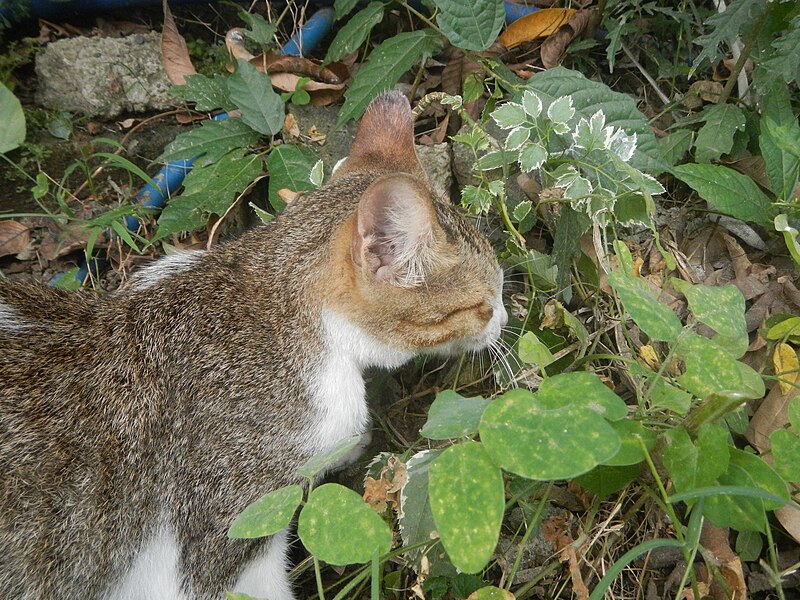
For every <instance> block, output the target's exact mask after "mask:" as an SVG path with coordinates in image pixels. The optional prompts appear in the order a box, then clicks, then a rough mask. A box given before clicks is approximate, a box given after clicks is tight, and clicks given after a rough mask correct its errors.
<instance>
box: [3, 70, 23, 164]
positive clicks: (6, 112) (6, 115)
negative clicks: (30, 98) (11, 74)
mask: <svg viewBox="0 0 800 600" xmlns="http://www.w3.org/2000/svg"><path fill="white" fill-rule="evenodd" d="M24 141H25V113H23V112H22V105H21V104H20V102H19V100H17V97H16V96H15V95H14V94H13V93H12V92H11V90H9V89H8V88H7V87H6V86H5V85H4V84H2V83H0V154H6V153H7V152H11V151H12V150H14V149H15V148H19V146H20V145H21V144H22V143H23V142H24Z"/></svg>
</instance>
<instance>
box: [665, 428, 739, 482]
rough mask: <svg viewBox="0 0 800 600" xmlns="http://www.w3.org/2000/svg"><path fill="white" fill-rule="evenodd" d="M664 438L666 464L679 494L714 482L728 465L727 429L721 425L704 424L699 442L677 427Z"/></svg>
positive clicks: (698, 437)
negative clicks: (693, 440)
mask: <svg viewBox="0 0 800 600" xmlns="http://www.w3.org/2000/svg"><path fill="white" fill-rule="evenodd" d="M664 441H665V442H666V445H665V447H664V466H665V467H666V469H667V472H668V473H669V476H670V478H671V479H672V484H673V486H674V487H675V490H676V491H677V492H679V493H683V492H688V491H689V490H693V489H696V488H701V487H708V486H710V485H713V484H714V481H715V480H716V479H717V477H719V476H720V475H722V474H723V473H725V471H726V470H727V468H728V460H729V453H728V432H727V431H726V430H725V429H724V428H722V427H720V426H719V425H712V424H709V425H704V426H702V427H701V428H700V429H699V430H698V432H697V440H696V442H692V440H691V438H690V437H689V434H688V433H687V432H686V430H685V429H683V428H682V427H676V428H674V429H670V430H669V431H667V432H666V433H665V434H664Z"/></svg>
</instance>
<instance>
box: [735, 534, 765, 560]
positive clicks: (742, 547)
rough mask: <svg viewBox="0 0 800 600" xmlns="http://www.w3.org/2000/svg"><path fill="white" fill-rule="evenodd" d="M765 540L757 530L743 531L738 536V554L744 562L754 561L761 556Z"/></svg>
mask: <svg viewBox="0 0 800 600" xmlns="http://www.w3.org/2000/svg"><path fill="white" fill-rule="evenodd" d="M763 548H764V542H763V540H762V539H761V534H759V533H756V532H755V531H742V532H741V533H739V535H737V536H736V554H738V555H739V558H740V559H741V560H742V562H754V561H756V560H758V557H759V556H761V550H762V549H763Z"/></svg>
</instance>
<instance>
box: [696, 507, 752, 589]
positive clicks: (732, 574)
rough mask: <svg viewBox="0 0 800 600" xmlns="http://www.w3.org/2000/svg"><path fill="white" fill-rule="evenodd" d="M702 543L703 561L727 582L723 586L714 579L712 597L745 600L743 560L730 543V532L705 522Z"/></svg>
mask: <svg viewBox="0 0 800 600" xmlns="http://www.w3.org/2000/svg"><path fill="white" fill-rule="evenodd" d="M700 543H701V545H702V547H703V548H704V551H703V552H702V554H703V559H704V560H705V561H706V563H710V564H709V566H714V567H716V569H717V571H718V572H719V573H720V574H721V575H722V577H723V579H724V580H725V583H724V585H722V584H721V583H720V582H719V581H718V580H717V579H716V578H714V580H713V581H712V582H711V587H710V590H709V594H710V595H711V597H712V598H714V599H715V600H723V599H726V600H745V598H747V585H746V584H745V581H744V571H743V570H742V560H741V559H740V558H739V556H738V555H737V554H736V553H735V552H734V551H733V549H731V547H730V544H729V543H728V530H727V529H723V528H721V527H717V526H715V525H712V524H711V523H709V522H708V521H705V522H704V523H703V528H702V530H701V533H700Z"/></svg>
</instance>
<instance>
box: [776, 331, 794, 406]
mask: <svg viewBox="0 0 800 600" xmlns="http://www.w3.org/2000/svg"><path fill="white" fill-rule="evenodd" d="M772 364H773V365H775V375H776V376H777V377H778V378H779V379H778V385H780V386H781V392H783V393H784V395H785V394H788V393H789V392H790V391H791V390H792V388H793V387H794V385H793V384H794V383H795V382H796V381H797V375H798V373H800V361H798V360H797V352H795V351H794V348H792V347H791V346H790V345H789V344H786V343H783V344H778V346H777V347H776V348H775V352H773V354H772Z"/></svg>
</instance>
